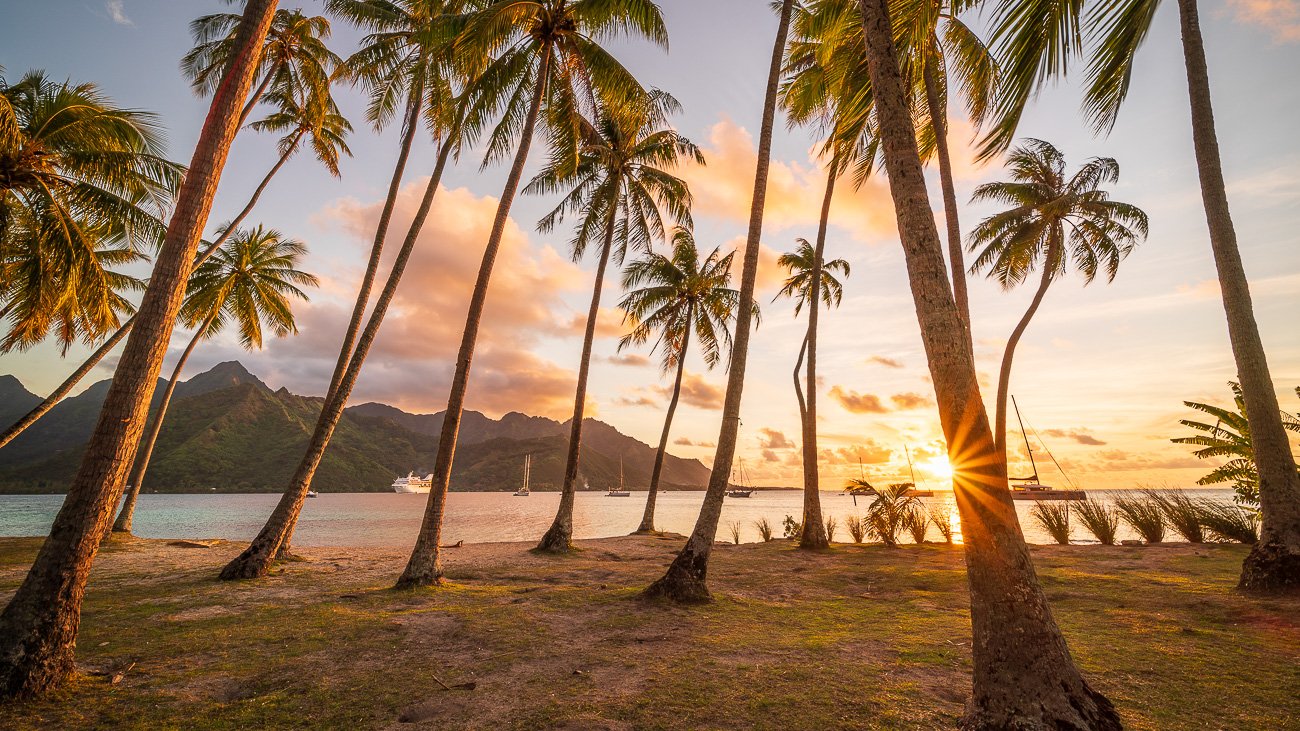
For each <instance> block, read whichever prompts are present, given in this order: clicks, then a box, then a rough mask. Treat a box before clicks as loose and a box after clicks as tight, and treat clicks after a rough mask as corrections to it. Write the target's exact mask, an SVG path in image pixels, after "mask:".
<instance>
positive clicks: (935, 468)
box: [920, 454, 952, 480]
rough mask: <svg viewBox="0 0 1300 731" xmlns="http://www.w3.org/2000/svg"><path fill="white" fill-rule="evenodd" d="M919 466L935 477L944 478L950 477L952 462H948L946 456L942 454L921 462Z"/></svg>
mask: <svg viewBox="0 0 1300 731" xmlns="http://www.w3.org/2000/svg"><path fill="white" fill-rule="evenodd" d="M920 466H921V468H922V469H924V470H925V471H927V472H929V473H930V474H932V475H934V476H935V477H939V478H942V479H945V480H948V479H952V464H951V463H950V462H948V458H947V457H946V456H944V455H942V454H941V455H939V456H938V457H935V458H934V459H930V460H926V461H925V462H922V463H921V465H920Z"/></svg>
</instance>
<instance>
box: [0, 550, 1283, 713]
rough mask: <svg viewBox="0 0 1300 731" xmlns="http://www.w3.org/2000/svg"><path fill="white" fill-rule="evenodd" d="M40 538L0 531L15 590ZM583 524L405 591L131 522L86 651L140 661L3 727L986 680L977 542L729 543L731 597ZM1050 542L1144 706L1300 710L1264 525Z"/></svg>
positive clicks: (801, 709) (783, 697)
mask: <svg viewBox="0 0 1300 731" xmlns="http://www.w3.org/2000/svg"><path fill="white" fill-rule="evenodd" d="M38 545H39V540H37V539H0V599H2V598H7V596H8V595H9V593H11V592H12V591H13V589H14V588H16V586H17V585H18V583H19V581H21V579H22V576H23V572H24V571H25V569H26V567H27V565H28V563H29V562H30V561H31V559H32V558H33V557H34V555H35V552H36V549H37V547H38ZM581 545H582V546H583V550H582V551H580V552H578V553H576V554H575V555H573V556H568V557H559V558H554V557H543V556H536V555H533V554H530V553H527V552H526V551H525V549H526V548H527V547H526V546H524V545H522V544H510V545H503V544H497V545H484V546H466V547H464V548H460V549H452V550H449V551H447V565H448V573H449V576H450V578H451V580H452V582H451V584H450V585H449V586H447V587H445V588H440V589H433V590H426V591H418V592H409V593H406V592H394V591H391V590H389V589H388V586H389V585H391V582H392V581H393V580H394V579H395V578H396V576H397V575H398V573H400V571H401V568H402V565H403V561H404V559H405V555H404V552H402V551H385V550H379V551H375V550H370V549H365V550H362V549H328V548H327V549H307V550H305V551H304V553H305V554H306V555H307V557H308V558H309V559H310V560H308V561H304V562H296V563H290V564H287V565H286V566H284V567H283V568H282V569H281V570H279V571H277V573H275V574H274V575H272V576H270V577H268V578H267V579H265V580H262V581H257V582H243V583H235V584H227V583H222V582H218V581H216V578H215V577H216V573H217V571H218V570H219V569H220V567H221V565H222V564H223V563H224V562H225V561H226V560H228V559H229V558H230V557H231V556H233V555H234V554H235V553H236V552H237V551H238V550H239V548H240V546H238V545H236V544H229V543H227V544H222V545H219V546H216V547H213V548H207V549H194V548H180V547H175V546H169V545H167V543H166V542H165V541H145V540H133V541H129V542H125V543H116V544H113V545H110V546H109V547H108V548H107V549H105V551H103V552H102V553H101V554H100V557H99V559H98V562H97V565H96V567H95V571H94V576H93V577H92V580H91V585H90V589H89V593H88V596H87V600H86V606H85V611H84V613H83V616H82V628H81V636H80V639H79V641H78V660H79V663H80V665H81V666H82V667H83V668H85V669H88V670H100V671H109V672H112V671H117V670H121V669H124V668H127V667H130V669H129V670H127V672H126V673H125V675H124V676H123V677H122V678H121V681H120V682H119V683H117V684H112V683H110V682H109V680H108V678H107V677H104V676H97V675H89V674H87V675H82V676H79V677H78V678H77V679H76V680H75V681H74V682H72V683H70V684H69V685H68V686H67V687H66V688H65V689H63V690H61V691H59V692H57V693H56V694H54V695H53V696H51V697H49V698H46V699H42V700H39V701H32V702H22V703H11V704H8V705H5V706H0V728H5V729H10V728H12V729H51V728H60V729H73V728H175V729H249V728H267V727H271V728H274V727H285V728H290V727H293V728H303V727H320V728H438V729H539V728H565V729H834V728H871V729H877V728H878V729H934V728H951V727H953V726H954V725H955V722H956V720H957V719H958V718H959V716H960V714H961V712H962V708H963V704H964V703H965V701H966V698H967V697H968V696H969V692H970V671H971V659H970V622H969V614H968V598H967V594H966V578H965V569H964V566H963V562H962V553H961V551H960V549H954V548H950V547H947V546H938V545H926V546H920V547H918V546H905V547H902V548H899V549H892V550H891V549H886V548H883V547H880V546H852V545H837V546H836V547H835V548H834V549H833V550H832V551H829V552H824V553H817V554H807V553H804V552H800V551H797V550H794V549H793V548H792V547H791V546H790V545H789V544H787V543H785V542H773V543H769V544H749V545H743V546H724V547H720V548H719V549H718V550H717V551H716V552H715V554H714V556H715V558H714V563H713V565H712V568H711V576H710V585H711V588H712V590H713V592H714V594H715V597H716V601H715V602H714V603H712V604H709V605H706V606H701V607H689V608H685V607H676V606H671V605H667V604H658V603H645V602H642V601H640V600H638V599H637V598H636V597H637V592H638V590H639V589H640V588H642V587H644V586H645V585H646V584H647V583H648V582H649V581H651V580H652V579H653V578H655V577H656V576H657V575H658V574H659V572H661V571H662V570H663V568H664V566H665V565H666V564H667V561H668V560H669V559H670V558H671V555H672V552H673V551H674V550H675V549H676V548H677V547H679V545H680V539H676V538H671V537H629V538H616V539H605V540H599V541H584V542H581ZM1033 555H1034V560H1035V563H1036V565H1037V566H1038V569H1039V572H1040V577H1041V579H1042V581H1043V584H1044V587H1045V588H1046V591H1047V593H1048V596H1049V598H1050V599H1051V602H1052V607H1053V610H1054V611H1055V613H1056V617H1057V620H1058V621H1059V622H1060V624H1061V626H1062V628H1063V629H1064V631H1065V634H1066V637H1067V639H1068V641H1069V643H1070V647H1071V649H1072V650H1073V652H1074V654H1075V657H1076V659H1077V661H1078V662H1079V663H1080V665H1081V666H1082V668H1083V670H1084V672H1085V673H1086V674H1087V676H1088V678H1089V681H1090V682H1091V683H1092V684H1093V685H1094V686H1095V687H1097V688H1098V689H1100V690H1101V691H1102V692H1104V693H1105V694H1106V695H1108V696H1109V697H1110V698H1111V700H1113V701H1114V702H1115V705H1116V706H1117V707H1118V708H1119V710H1120V713H1121V714H1122V716H1123V717H1124V720H1125V724H1126V727H1127V728H1130V729H1150V730H1152V731H1155V730H1160V731H1166V730H1174V729H1189V730H1190V729H1196V730H1201V729H1232V730H1234V731H1236V730H1244V729H1260V730H1265V729H1267V730H1269V731H1272V730H1274V729H1287V728H1292V729H1295V728H1300V600H1296V599H1274V600H1261V599H1254V598H1247V597H1243V596H1241V595H1238V594H1236V593H1235V592H1234V591H1233V590H1232V587H1233V585H1234V584H1235V580H1236V575H1237V570H1238V567H1239V566H1240V564H1241V560H1242V558H1243V557H1244V555H1245V549H1244V548H1243V547H1241V546H1217V545H1204V546H1190V545H1186V544H1181V545H1168V546H1156V547H1146V548H1126V547H1102V546H1068V547H1066V546H1041V547H1035V548H1034V549H1033ZM471 682H472V683H474V684H475V687H474V688H473V689H472V690H469V689H461V688H456V687H455V686H457V685H459V684H465V683H471ZM442 684H445V685H447V686H452V689H450V690H446V689H444V688H443V687H442Z"/></svg>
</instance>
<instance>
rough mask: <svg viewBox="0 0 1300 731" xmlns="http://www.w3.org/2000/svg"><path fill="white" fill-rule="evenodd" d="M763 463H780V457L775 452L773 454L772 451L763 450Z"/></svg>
mask: <svg viewBox="0 0 1300 731" xmlns="http://www.w3.org/2000/svg"><path fill="white" fill-rule="evenodd" d="M763 461H764V462H780V461H781V455H779V454H777V453H776V452H773V451H772V450H770V449H764V450H763Z"/></svg>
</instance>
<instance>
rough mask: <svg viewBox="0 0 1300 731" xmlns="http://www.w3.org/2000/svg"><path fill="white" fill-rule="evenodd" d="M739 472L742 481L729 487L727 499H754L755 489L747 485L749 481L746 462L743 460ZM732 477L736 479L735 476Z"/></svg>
mask: <svg viewBox="0 0 1300 731" xmlns="http://www.w3.org/2000/svg"><path fill="white" fill-rule="evenodd" d="M739 471H740V480H739V481H738V482H732V483H731V484H730V485H727V497H752V496H753V495H754V488H753V487H750V486H749V485H748V484H746V483H748V482H749V481H748V480H747V479H746V475H745V460H743V459H742V460H740V463H739ZM732 477H733V478H734V477H735V475H734V474H733V475H732Z"/></svg>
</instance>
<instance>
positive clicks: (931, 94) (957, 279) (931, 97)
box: [921, 59, 971, 340]
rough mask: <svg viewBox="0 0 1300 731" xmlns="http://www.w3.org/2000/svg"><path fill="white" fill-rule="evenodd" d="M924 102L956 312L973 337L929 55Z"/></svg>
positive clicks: (942, 112)
mask: <svg viewBox="0 0 1300 731" xmlns="http://www.w3.org/2000/svg"><path fill="white" fill-rule="evenodd" d="M921 63H922V71H921V73H922V78H923V80H924V83H925V103H926V107H927V108H928V109H929V112H930V125H931V127H933V128H934V153H935V157H937V158H938V159H939V188H940V190H941V191H942V192H943V218H944V222H945V223H946V224H947V228H948V265H949V267H951V269H952V294H953V297H954V299H955V300H956V303H957V312H958V313H959V314H960V315H961V321H962V324H963V325H965V326H966V330H967V331H968V332H967V335H966V337H967V340H970V337H971V336H970V333H969V330H970V326H971V325H970V296H969V295H968V294H967V289H966V263H965V259H964V257H963V255H962V244H961V221H960V219H959V218H958V216H957V188H956V186H955V185H954V184H953V178H952V157H951V155H949V153H948V110H947V109H944V106H943V102H942V100H941V99H940V96H939V78H938V73H937V71H936V70H935V68H934V64H933V63H932V62H931V60H930V59H925V60H923V61H922V62H921Z"/></svg>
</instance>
